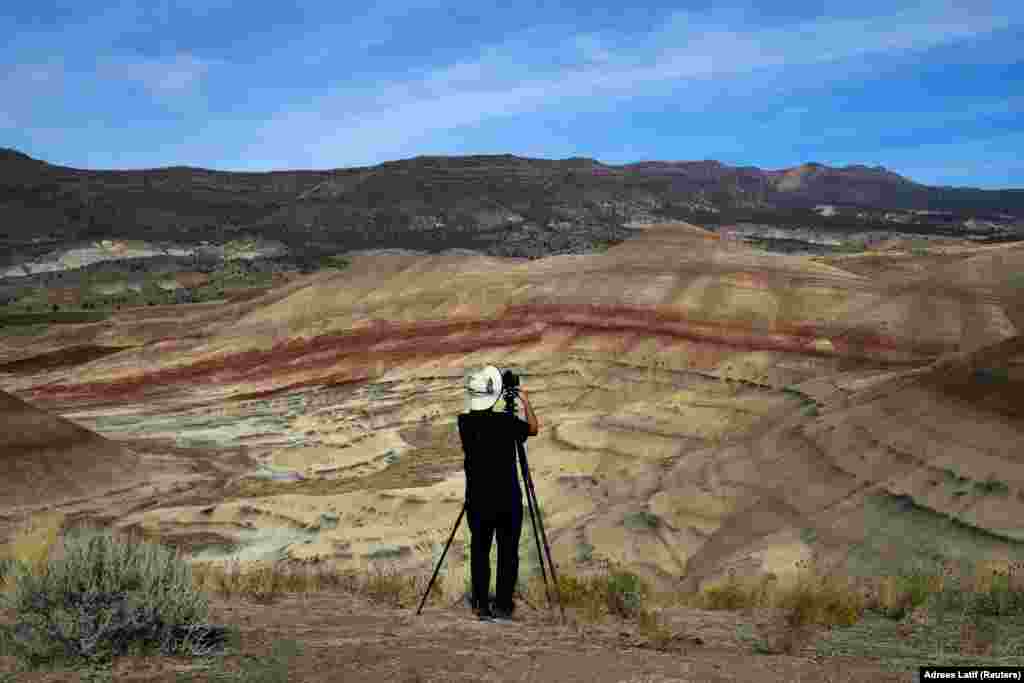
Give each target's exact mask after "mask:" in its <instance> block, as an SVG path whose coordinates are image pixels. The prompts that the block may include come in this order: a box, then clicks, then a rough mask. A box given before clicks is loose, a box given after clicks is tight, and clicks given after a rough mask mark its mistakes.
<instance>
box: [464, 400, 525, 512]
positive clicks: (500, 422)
mask: <svg viewBox="0 0 1024 683" xmlns="http://www.w3.org/2000/svg"><path fill="white" fill-rule="evenodd" d="M458 423H459V437H460V438H461V439H462V452H463V453H464V454H465V461H464V465H463V466H464V467H465V470H466V505H467V507H468V508H469V509H470V510H471V511H473V512H484V511H501V510H504V509H506V508H508V507H515V506H520V507H521V506H522V504H523V498H522V490H521V489H520V487H519V475H518V472H517V471H516V458H517V451H516V447H515V444H516V441H525V440H526V439H527V438H528V437H529V435H530V434H529V432H530V425H529V423H528V422H526V421H525V420H523V419H521V418H519V417H516V416H515V415H510V414H509V413H505V412H495V411H493V410H471V411H469V412H468V413H462V414H461V415H459V418H458Z"/></svg>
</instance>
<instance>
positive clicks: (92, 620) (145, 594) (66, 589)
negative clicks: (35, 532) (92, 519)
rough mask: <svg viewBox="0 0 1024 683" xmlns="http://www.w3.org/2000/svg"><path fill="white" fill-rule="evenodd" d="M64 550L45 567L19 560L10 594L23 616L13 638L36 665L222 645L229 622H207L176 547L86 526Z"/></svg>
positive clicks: (69, 536)
mask: <svg viewBox="0 0 1024 683" xmlns="http://www.w3.org/2000/svg"><path fill="white" fill-rule="evenodd" d="M63 551H64V557H63V558H62V559H60V560H51V561H49V562H47V564H46V565H45V567H43V568H40V566H39V565H36V566H35V567H33V566H32V564H31V563H30V562H27V561H22V560H20V559H19V560H18V561H17V562H16V563H15V568H14V574H15V582H14V586H15V587H14V590H13V591H12V594H11V595H8V596H5V598H4V602H5V603H6V604H7V606H8V607H11V608H12V609H14V610H15V611H16V612H17V615H18V622H17V625H16V626H15V627H14V631H13V639H12V642H11V643H9V645H11V647H12V649H13V650H14V654H15V655H16V656H18V657H19V658H20V659H23V660H25V661H27V662H28V663H29V664H30V665H33V666H34V665H38V664H41V663H43V662H47V661H59V660H78V661H86V662H103V661H107V660H109V658H110V657H112V656H115V655H122V654H137V653H140V652H141V653H146V652H152V651H153V650H156V649H159V650H160V651H161V652H163V653H165V654H181V653H188V654H193V655H207V654H210V653H211V652H213V651H215V650H218V649H219V648H220V647H222V646H223V644H224V635H225V632H224V629H222V628H219V627H215V626H209V625H207V624H205V623H204V620H205V619H206V617H207V613H208V604H207V601H206V599H205V597H204V596H203V595H202V594H201V593H198V592H197V591H196V590H195V589H194V587H193V579H192V575H191V570H190V568H189V566H188V564H187V563H185V562H183V561H181V559H180V558H179V557H178V556H177V555H176V554H175V553H173V552H172V551H170V550H169V549H167V548H164V547H163V546H159V545H155V544H149V543H119V542H117V541H115V540H114V539H113V537H112V536H111V535H110V534H109V533H102V532H97V531H96V530H91V529H79V530H74V531H68V532H67V533H66V535H65V539H64V544H63Z"/></svg>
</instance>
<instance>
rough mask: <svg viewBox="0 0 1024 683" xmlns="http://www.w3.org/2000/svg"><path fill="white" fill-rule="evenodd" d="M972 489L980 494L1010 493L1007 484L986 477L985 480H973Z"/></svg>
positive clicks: (1006, 494)
mask: <svg viewBox="0 0 1024 683" xmlns="http://www.w3.org/2000/svg"><path fill="white" fill-rule="evenodd" d="M974 490H975V491H977V492H978V493H980V494H982V495H997V496H1003V497H1005V496H1008V495H1010V487H1009V486H1007V485H1006V484H1004V483H1003V482H1001V481H998V480H996V479H992V478H989V479H986V480H985V481H976V482H974Z"/></svg>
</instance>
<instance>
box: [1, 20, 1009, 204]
mask: <svg viewBox="0 0 1024 683" xmlns="http://www.w3.org/2000/svg"><path fill="white" fill-rule="evenodd" d="M640 4H642V6H639V5H640ZM624 5H633V6H629V7H624ZM0 35H3V36H5V38H7V40H5V41H4V42H3V43H0V92H2V93H4V96H3V98H0V146H4V147H14V148H16V149H19V150H21V151H24V152H26V153H28V154H31V155H32V156H35V157H37V158H41V159H44V160H46V161H50V162H52V163H58V164H63V165H69V166H75V167H80V168H152V167H156V166H168V165H178V164H184V165H191V166H202V167H208V168H217V169H225V170H269V169H285V168H319V169H323V168H337V167H346V166H357V165H367V164H374V163H378V162H381V161H386V160H390V159H398V158H406V157H411V156H416V155H419V154H491V153H512V154H518V155H524V156H538V157H545V158H564V157H570V156H586V157H593V158H596V159H598V160H600V161H603V162H605V163H626V162H630V161H641V160H651V159H659V160H690V159H718V160H720V161H723V162H725V163H730V164H739V165H756V166H760V167H762V168H784V167H788V166H794V165H796V164H799V163H803V162H807V161H817V162H821V163H826V164H831V165H845V164H851V163H863V164H869V165H877V164H881V165H884V166H886V167H888V168H891V169H893V170H895V171H896V172H899V173H902V174H904V175H907V176H909V177H910V178H912V179H914V180H917V181H918V182H924V183H929V184H937V185H969V186H974V187H1024V153H1022V152H1024V116H1022V112H1024V3H1022V2H1019V0H949V1H942V0H939V1H935V2H933V1H930V0H923V1H922V2H918V3H916V4H910V3H904V2H901V1H900V0H895V1H894V0H888V1H885V2H883V1H881V0H863V1H860V2H830V1H818V2H809V1H805V0H801V1H800V2H774V3H767V2H758V3H752V4H746V5H744V4H724V3H722V2H711V1H710V0H709V1H707V2H703V1H702V2H689V3H687V2H675V3H659V2H651V3H623V2H621V0H617V1H615V2H612V1H611V0H588V1H587V2H575V1H568V2H567V1H565V0H562V1H560V2H554V1H547V0H518V1H517V2H515V3H510V2H505V3H498V2H496V1H495V0H472V1H466V2H463V1H461V0H459V1H456V2H442V1H440V0H380V1H379V2H377V3H366V4H362V3H360V4H356V3H347V2H337V0H335V1H333V2H319V1H317V2H288V1H287V0H279V1H275V2H253V1H251V0H249V1H246V2H242V1H241V0H237V1H233V0H206V1H200V0H152V1H150V2H143V1H142V0H124V1H122V2H115V1H107V0H89V1H88V2H83V1H82V0H32V1H31V2H25V1H23V0H5V2H4V11H3V12H0Z"/></svg>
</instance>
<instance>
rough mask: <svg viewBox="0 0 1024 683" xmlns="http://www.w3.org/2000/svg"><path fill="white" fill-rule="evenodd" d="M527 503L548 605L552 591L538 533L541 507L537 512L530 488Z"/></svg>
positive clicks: (556, 588)
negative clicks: (549, 586)
mask: <svg viewBox="0 0 1024 683" xmlns="http://www.w3.org/2000/svg"><path fill="white" fill-rule="evenodd" d="M526 505H527V508H528V509H529V510H530V526H531V527H532V528H533V540H534V542H535V543H536V544H537V562H538V563H539V564H540V575H541V577H543V579H544V597H546V598H547V599H548V605H550V604H551V593H550V592H548V573H547V571H546V570H545V569H544V554H543V552H542V551H541V548H540V534H538V533H537V515H539V514H540V508H539V507H538V508H536V512H535V511H534V508H535V504H534V500H533V497H532V496H530V492H529V490H527V492H526ZM555 590H558V586H555Z"/></svg>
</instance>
